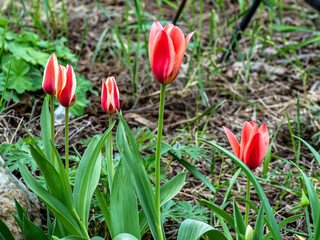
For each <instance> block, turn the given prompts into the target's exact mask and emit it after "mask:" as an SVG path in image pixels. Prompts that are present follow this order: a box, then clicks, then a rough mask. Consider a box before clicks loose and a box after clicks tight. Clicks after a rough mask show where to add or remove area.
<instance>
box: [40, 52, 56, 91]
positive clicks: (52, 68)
mask: <svg viewBox="0 0 320 240" xmlns="http://www.w3.org/2000/svg"><path fill="white" fill-rule="evenodd" d="M58 74H59V65H58V60H57V57H56V55H55V54H54V53H53V54H51V56H50V57H49V59H48V62H47V65H46V67H45V69H44V74H43V81H42V88H43V90H44V91H45V92H46V93H47V94H49V95H54V94H55V93H56V87H57V79H58Z"/></svg>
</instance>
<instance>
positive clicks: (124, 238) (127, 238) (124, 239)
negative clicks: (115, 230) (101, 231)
mask: <svg viewBox="0 0 320 240" xmlns="http://www.w3.org/2000/svg"><path fill="white" fill-rule="evenodd" d="M113 240H139V239H138V238H136V237H135V236H132V235H131V234H128V233H121V234H119V235H118V236H116V237H115V238H114V239H113Z"/></svg>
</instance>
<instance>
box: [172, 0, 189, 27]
mask: <svg viewBox="0 0 320 240" xmlns="http://www.w3.org/2000/svg"><path fill="white" fill-rule="evenodd" d="M186 2H187V0H182V1H181V3H180V6H179V9H178V11H177V13H176V15H175V17H174V19H173V21H172V23H173V25H176V23H177V21H178V19H179V17H180V14H181V13H182V10H183V8H184V6H185V4H186Z"/></svg>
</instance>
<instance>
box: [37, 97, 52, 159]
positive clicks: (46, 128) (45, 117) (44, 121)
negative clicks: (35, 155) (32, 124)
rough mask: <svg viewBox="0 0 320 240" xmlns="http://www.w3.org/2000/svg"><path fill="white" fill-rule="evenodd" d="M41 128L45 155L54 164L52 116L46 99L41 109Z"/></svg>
mask: <svg viewBox="0 0 320 240" xmlns="http://www.w3.org/2000/svg"><path fill="white" fill-rule="evenodd" d="M40 126H41V134H42V143H43V147H44V154H45V155H46V158H47V160H48V161H49V162H52V160H51V159H52V146H51V143H50V139H51V127H50V126H51V115H50V112H49V106H48V102H47V100H46V99H44V101H43V104H42V109H41V116H40Z"/></svg>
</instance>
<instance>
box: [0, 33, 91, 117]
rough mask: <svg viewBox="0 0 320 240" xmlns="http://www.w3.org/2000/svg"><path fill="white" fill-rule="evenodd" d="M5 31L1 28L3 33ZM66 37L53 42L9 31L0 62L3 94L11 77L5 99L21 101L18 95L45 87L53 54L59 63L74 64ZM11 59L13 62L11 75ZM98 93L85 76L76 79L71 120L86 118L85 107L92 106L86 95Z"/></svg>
mask: <svg viewBox="0 0 320 240" xmlns="http://www.w3.org/2000/svg"><path fill="white" fill-rule="evenodd" d="M3 33H4V29H3V28H2V27H0V34H1V35H2V34H3ZM65 42H66V39H65V38H61V39H59V40H57V41H54V42H49V41H45V40H43V39H41V37H40V36H39V35H37V34H35V33H33V32H28V31H25V32H23V33H14V32H12V31H7V32H6V34H5V39H4V53H3V55H2V58H1V59H0V63H1V73H0V92H3V91H4V88H5V81H6V78H7V77H9V79H10V80H9V81H8V86H7V89H8V90H12V91H11V93H10V92H7V93H6V94H5V95H4V99H5V100H9V99H10V98H13V100H14V101H18V100H19V94H22V93H24V92H25V91H36V90H40V89H41V88H42V79H43V76H42V74H43V71H44V68H45V66H46V64H47V61H48V59H49V57H50V54H51V53H55V54H56V56H57V58H58V61H59V63H60V64H63V65H66V64H73V63H76V62H77V57H76V56H75V55H74V54H73V53H71V52H70V49H69V48H68V47H66V46H64V45H63V44H64V43H65ZM10 60H12V64H11V71H10V74H8V73H9V66H10ZM88 91H91V93H94V94H97V93H96V92H95V91H93V90H92V83H91V82H90V81H87V80H85V78H84V77H83V76H77V89H76V97H77V100H76V103H75V105H74V106H73V107H72V108H70V113H71V115H72V117H74V116H79V115H83V113H84V108H85V107H86V106H87V105H88V104H89V103H90V102H89V100H88V99H87V98H86V93H87V92H88Z"/></svg>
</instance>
